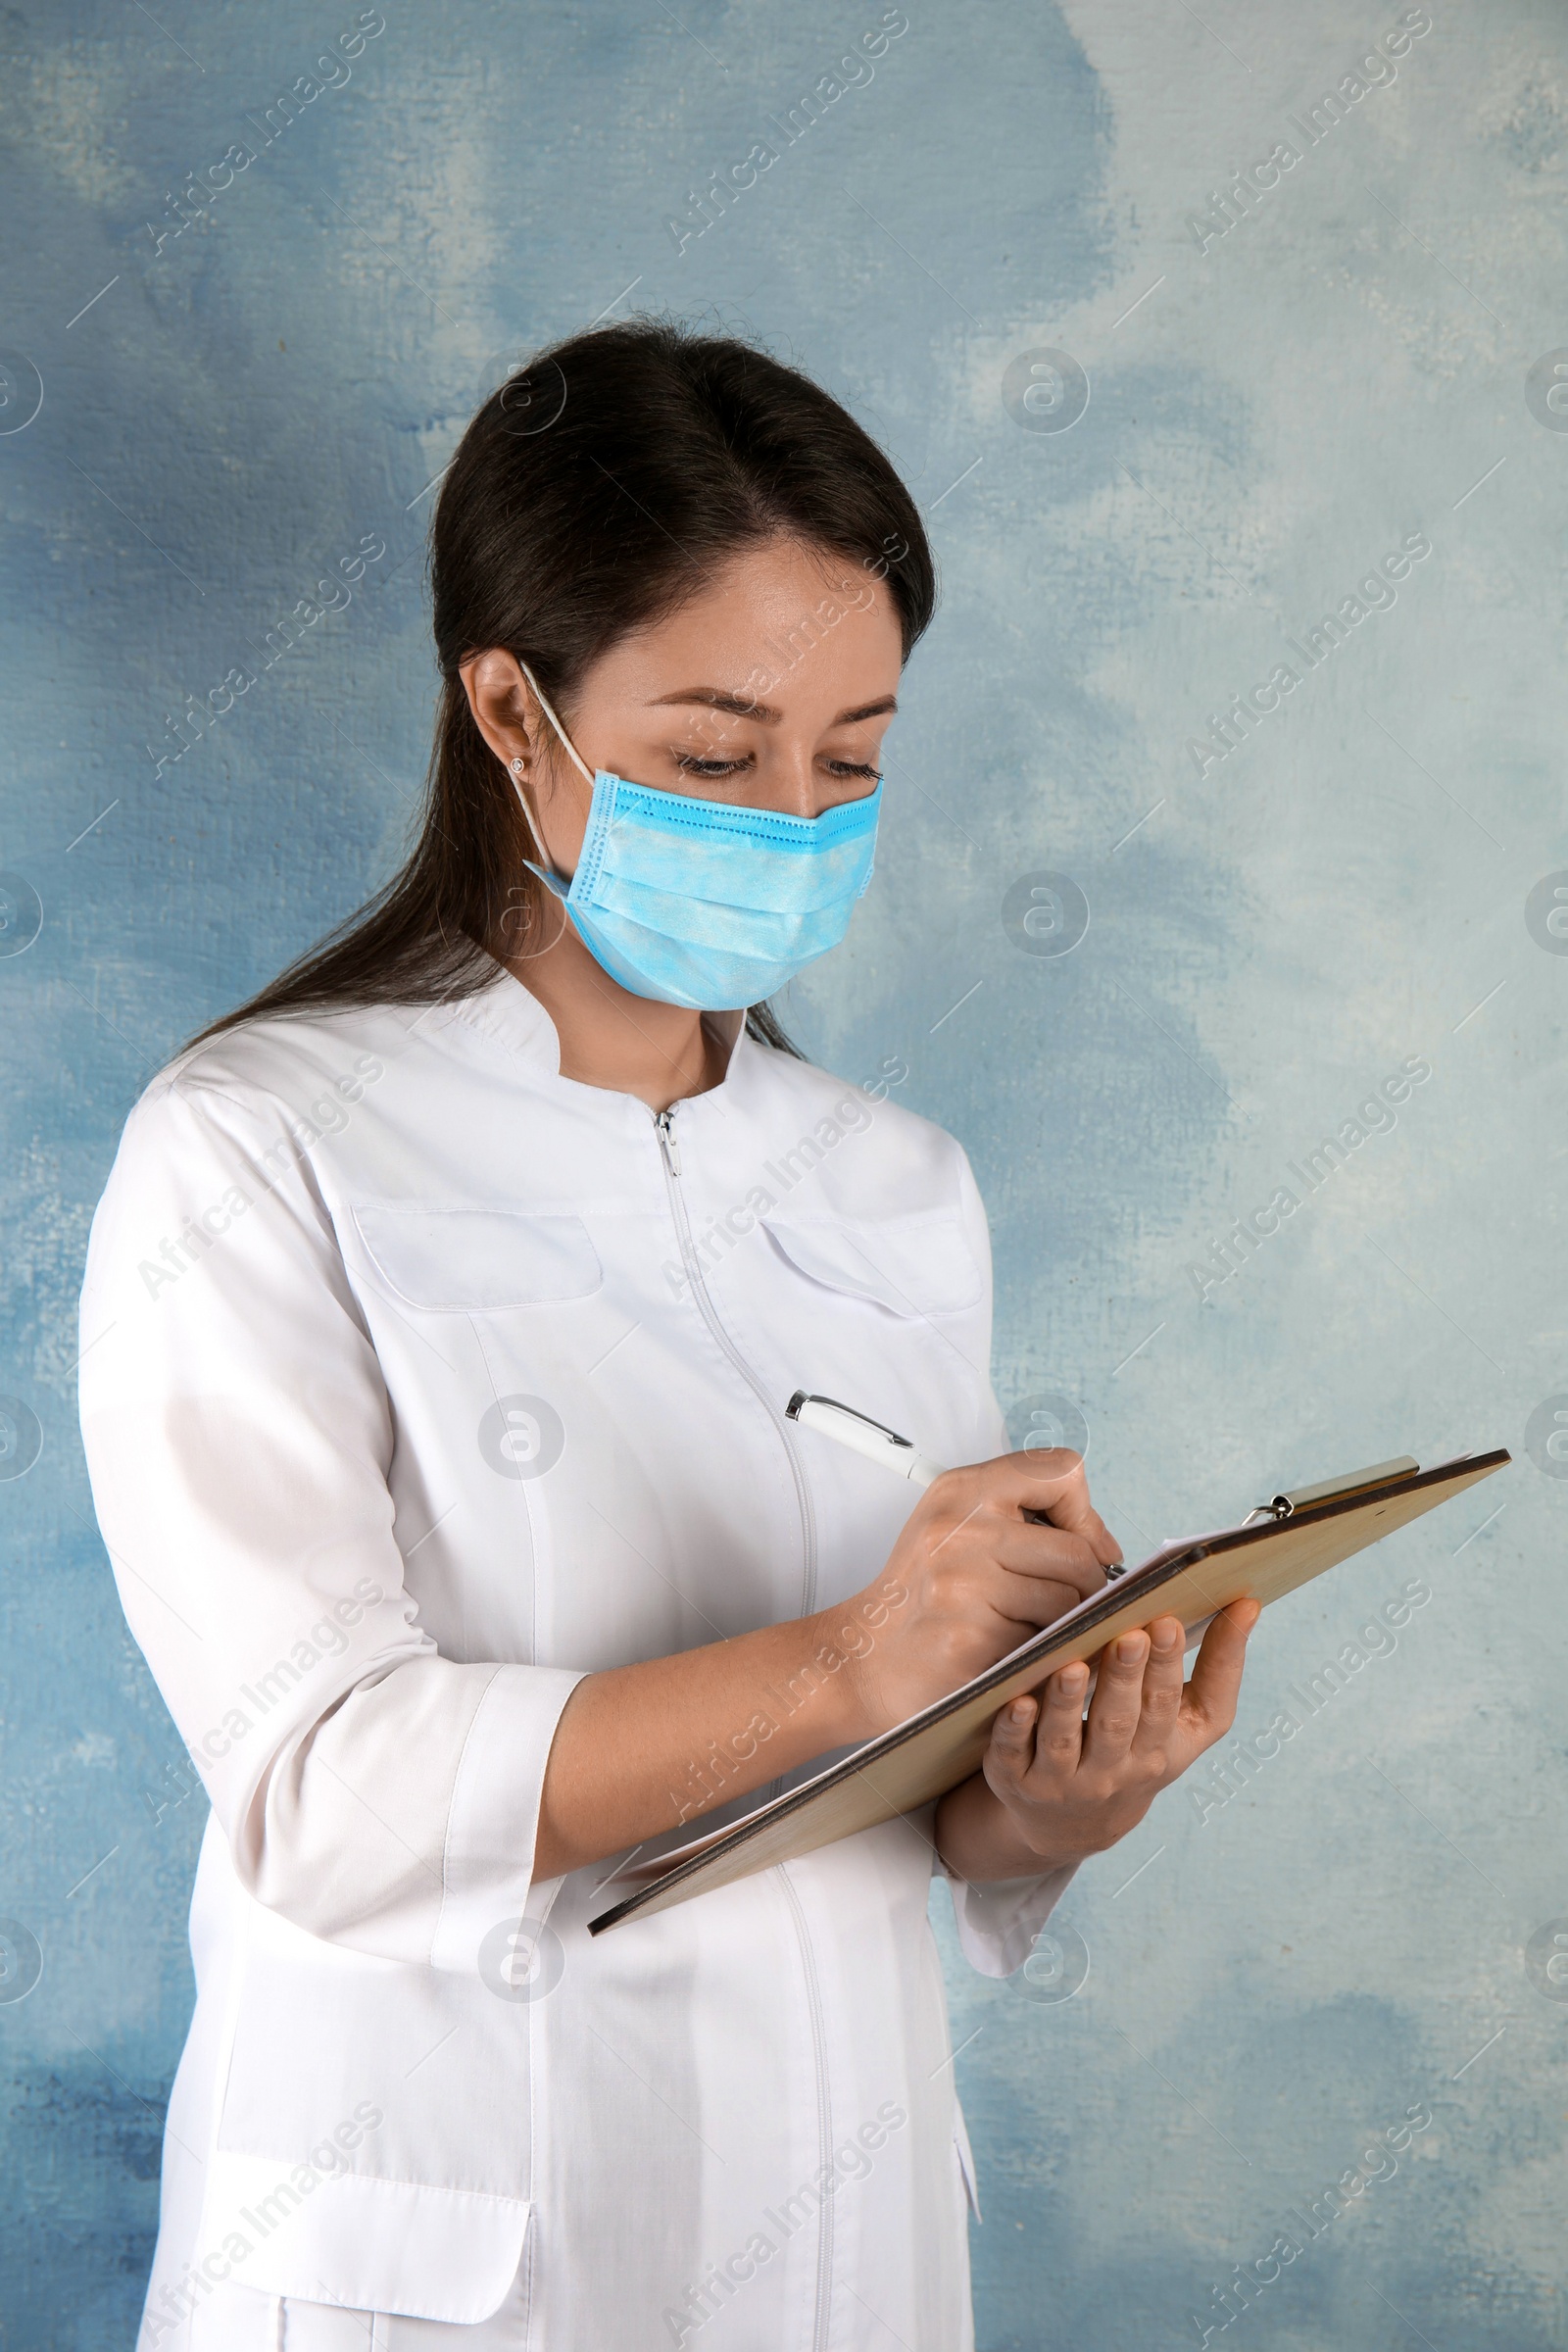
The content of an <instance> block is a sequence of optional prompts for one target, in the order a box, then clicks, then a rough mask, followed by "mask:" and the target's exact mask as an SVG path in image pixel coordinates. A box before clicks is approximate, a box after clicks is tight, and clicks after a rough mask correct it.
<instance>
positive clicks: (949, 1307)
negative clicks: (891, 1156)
mask: <svg viewBox="0 0 1568 2352" xmlns="http://www.w3.org/2000/svg"><path fill="white" fill-rule="evenodd" d="M762 1223H763V1224H764V1225H765V1226H766V1228H767V1234H768V1239H769V1240H770V1241H771V1242H772V1244H773V1246H774V1248H775V1249H776V1250H779V1251H780V1252H781V1253H782V1255H783V1256H785V1257H786V1258H788V1260H789V1262H790V1264H791V1265H792V1266H794V1267H796V1268H797V1269H798V1271H799V1272H801V1273H802V1274H806V1275H808V1276H809V1278H810V1280H811V1281H812V1282H819V1283H821V1284H822V1285H823V1287H824V1288H825V1289H827V1290H832V1291H847V1292H849V1293H850V1294H851V1295H852V1296H853V1297H855V1298H858V1299H871V1300H873V1301H874V1303H875V1304H876V1305H878V1306H880V1307H885V1308H886V1309H887V1311H888V1313H889V1314H892V1315H905V1316H911V1317H912V1316H927V1315H956V1314H960V1313H961V1312H962V1311H963V1309H964V1308H965V1307H970V1306H974V1305H976V1304H978V1302H979V1300H980V1299H981V1297H982V1295H983V1292H984V1288H985V1283H984V1277H983V1275H982V1273H981V1270H980V1267H979V1265H978V1264H977V1262H976V1260H975V1255H974V1252H973V1250H971V1249H970V1247H969V1244H968V1242H967V1241H966V1240H965V1238H964V1234H963V1228H962V1226H961V1225H960V1224H959V1222H958V1220H957V1218H956V1216H955V1215H954V1214H953V1213H952V1211H951V1210H947V1209H936V1210H928V1211H926V1212H924V1213H922V1214H921V1215H918V1216H911V1217H889V1218H886V1219H882V1220H878V1221H877V1222H876V1223H875V1224H872V1223H865V1224H853V1223H849V1222H847V1221H845V1220H844V1219H842V1218H834V1219H832V1220H828V1219H826V1218H823V1219H820V1220H817V1219H811V1218H800V1219H796V1218H793V1217H786V1216H783V1215H779V1214H776V1213H775V1214H772V1215H769V1216H766V1217H764V1218H763V1219H762Z"/></svg>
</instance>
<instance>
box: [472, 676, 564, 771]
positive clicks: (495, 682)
mask: <svg viewBox="0 0 1568 2352" xmlns="http://www.w3.org/2000/svg"><path fill="white" fill-rule="evenodd" d="M458 675H459V677H460V678H461V679H462V680H463V690H464V692H465V694H466V696H467V698H468V709H469V710H470V711H472V712H473V722H474V725H475V726H476V727H477V728H478V730H479V732H480V734H481V735H482V736H483V737H484V739H485V742H486V743H487V744H488V745H489V747H490V749H491V751H492V752H494V754H495V756H496V758H497V759H498V760H500V762H501V764H502V766H503V767H504V768H506V769H508V770H509V772H510V771H511V769H512V763H513V761H514V760H522V761H523V763H524V766H523V773H524V775H525V776H526V777H527V778H528V779H529V780H530V781H532V780H533V779H534V776H535V770H536V768H537V767H538V765H539V756H540V752H541V749H542V746H543V741H544V737H545V735H546V733H547V732H548V729H547V727H546V724H545V716H544V712H543V711H541V710H540V708H539V705H538V703H537V702H536V701H535V699H534V696H533V693H532V690H531V689H530V687H529V685H528V681H527V679H526V678H525V677H524V676H523V674H522V668H521V664H520V663H519V662H518V661H517V657H516V655H515V654H509V653H508V652H507V651H506V650H505V648H504V647H501V646H491V647H490V648H489V650H488V651H487V652H485V653H482V654H474V655H472V656H471V657H470V658H469V660H468V661H466V662H464V663H463V664H462V665H461V667H460V668H459V671H458Z"/></svg>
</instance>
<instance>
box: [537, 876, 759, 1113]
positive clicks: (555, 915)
mask: <svg viewBox="0 0 1568 2352" xmlns="http://www.w3.org/2000/svg"><path fill="white" fill-rule="evenodd" d="M544 919H545V921H546V923H548V924H551V925H552V926H554V925H555V924H556V923H558V922H559V923H560V925H561V929H560V934H559V936H558V937H557V938H556V939H554V940H553V941H552V942H551V944H550V946H549V947H548V948H546V949H545V950H544V951H543V952H542V953H541V954H539V955H537V956H518V957H516V958H515V960H511V959H509V961H508V964H507V969H508V970H509V971H510V972H512V973H513V975H514V976H515V978H516V979H518V980H520V981H521V982H522V985H523V987H524V988H525V989H527V991H528V993H529V995H530V996H532V997H535V998H537V999H538V1001H539V1003H540V1004H541V1005H543V1006H544V1008H545V1010H546V1012H548V1013H549V1015H550V1017H551V1019H552V1021H554V1023H555V1025H556V1034H557V1036H558V1037H559V1038H560V1040H561V1074H562V1076H563V1077H564V1078H571V1079H574V1080H575V1081H576V1082H577V1084H578V1085H579V1086H602V1087H605V1088H607V1089H608V1090H609V1091H610V1092H611V1093H613V1094H618V1095H635V1096H636V1097H637V1098H638V1100H639V1101H640V1102H643V1103H647V1104H648V1106H649V1108H650V1109H651V1110H667V1109H668V1108H669V1106H670V1104H671V1103H679V1102H681V1101H682V1100H683V1099H684V1098H685V1097H686V1096H687V1095H701V1094H706V1093H707V1092H708V1090H709V1088H710V1087H714V1086H717V1085H718V1084H719V1083H720V1082H721V1080H722V1079H723V1076H724V1072H725V1069H726V1068H727V1066H728V1063H729V1055H730V1047H731V1045H732V1044H733V1042H734V1035H735V1032H734V1030H733V1029H732V1027H731V1022H732V1021H733V1020H735V1019H736V1018H737V1016H733V1015H732V1016H730V1018H729V1019H726V1017H725V1016H724V1015H723V1014H722V1013H719V1014H706V1013H701V1012H689V1011H688V1010H687V1009H686V1007H685V1006H684V1005H661V1004H659V1003H658V1002H656V1001H655V1000H654V999H653V998H651V997H634V996H633V995H632V993H631V991H630V990H629V989H625V988H622V987H621V986H620V984H619V982H618V981H615V980H612V978H611V977H610V974H609V973H608V972H607V971H605V970H604V969H603V967H602V966H601V965H600V964H598V963H597V962H596V961H595V960H594V958H593V956H590V955H589V953H588V950H587V949H586V948H585V947H584V946H583V943H582V941H581V940H580V939H579V938H578V936H577V934H576V932H575V931H574V930H573V929H572V927H571V924H570V923H569V922H568V921H567V920H566V918H565V914H564V909H563V908H562V907H560V905H559V903H558V902H547V905H546V908H545V917H544Z"/></svg>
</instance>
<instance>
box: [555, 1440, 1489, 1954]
mask: <svg viewBox="0 0 1568 2352" xmlns="http://www.w3.org/2000/svg"><path fill="white" fill-rule="evenodd" d="M1511 1459H1512V1456H1511V1455H1510V1453H1509V1452H1508V1450H1507V1448H1506V1447H1505V1446H1498V1447H1496V1448H1495V1450H1494V1451H1492V1452H1490V1453H1471V1454H1462V1455H1460V1456H1459V1457H1458V1459H1457V1460H1454V1461H1451V1462H1441V1463H1440V1464H1439V1465H1438V1467H1437V1468H1436V1469H1434V1470H1421V1469H1418V1468H1417V1466H1416V1464H1415V1463H1414V1461H1412V1460H1410V1459H1409V1457H1407V1456H1406V1457H1403V1458H1401V1459H1400V1460H1399V1461H1398V1462H1391V1463H1383V1464H1381V1465H1380V1466H1379V1468H1378V1469H1377V1470H1375V1471H1361V1472H1358V1473H1356V1474H1355V1476H1353V1477H1351V1478H1348V1479H1327V1480H1324V1481H1323V1482H1322V1484H1321V1485H1319V1486H1314V1487H1304V1488H1298V1489H1296V1490H1295V1491H1294V1492H1293V1493H1292V1494H1289V1495H1275V1496H1274V1498H1273V1500H1272V1502H1269V1503H1264V1504H1259V1505H1258V1507H1257V1509H1256V1510H1255V1511H1253V1512H1251V1513H1250V1515H1249V1517H1248V1519H1247V1520H1245V1521H1244V1522H1243V1523H1242V1524H1241V1526H1239V1527H1230V1528H1224V1529H1222V1530H1221V1531H1220V1532H1219V1533H1217V1534H1214V1535H1207V1536H1199V1537H1196V1538H1193V1539H1191V1540H1190V1541H1188V1542H1186V1543H1180V1544H1164V1545H1163V1546H1162V1547H1161V1548H1160V1549H1159V1550H1158V1551H1156V1552H1154V1553H1153V1554H1152V1556H1151V1557H1150V1558H1149V1559H1147V1560H1145V1561H1143V1562H1142V1564H1141V1565H1140V1566H1139V1567H1137V1568H1134V1569H1131V1570H1130V1571H1128V1573H1127V1574H1126V1575H1124V1576H1123V1577H1121V1578H1119V1579H1118V1580H1117V1581H1116V1582H1114V1583H1112V1584H1107V1585H1106V1586H1105V1587H1104V1589H1103V1591H1102V1592H1099V1593H1092V1594H1091V1595H1090V1597H1089V1598H1088V1599H1087V1600H1084V1601H1080V1602H1079V1603H1078V1605H1077V1607H1076V1608H1073V1609H1069V1610H1068V1611H1067V1613H1066V1615H1065V1616H1062V1617H1058V1618H1057V1619H1056V1620H1055V1622H1054V1624H1053V1625H1049V1626H1047V1627H1045V1628H1044V1630H1043V1631H1042V1632H1040V1633H1039V1634H1036V1635H1035V1636H1034V1637H1033V1639H1032V1640H1030V1641H1028V1642H1025V1643H1024V1644H1023V1645H1022V1647H1021V1648H1018V1649H1015V1650H1013V1651H1011V1652H1010V1653H1009V1655H1008V1656H1006V1657H1005V1658H1003V1659H1001V1660H999V1662H998V1663H997V1664H996V1665H995V1666H993V1667H991V1668H989V1669H988V1671H987V1672H986V1673H984V1674H982V1675H977V1676H976V1677H975V1679H974V1680H973V1681H972V1682H969V1683H965V1684H964V1685H963V1687H962V1688H961V1690H957V1691H953V1692H952V1693H951V1694H950V1695H949V1696H948V1697H947V1698H943V1699H938V1700H937V1701H936V1703H935V1704H934V1705H932V1706H929V1707H926V1708H924V1709H923V1710H922V1711H921V1713H919V1714H918V1715H911V1716H910V1717H909V1719H908V1721H907V1722H906V1723H901V1724H898V1725H896V1726H895V1728H894V1729H893V1730H892V1731H891V1732H883V1733H881V1734H880V1735H879V1736H878V1737H877V1738H876V1739H875V1740H867V1741H866V1742H865V1744H864V1745H863V1746H861V1747H858V1748H856V1749H855V1751H854V1753H853V1754H851V1755H848V1756H845V1757H843V1758H841V1760H840V1761H839V1762H838V1763H837V1764H833V1765H831V1766H829V1767H828V1769H827V1770H826V1771H824V1772H820V1773H818V1774H816V1775H815V1776H814V1778H813V1779H811V1780H809V1781H806V1782H804V1783H803V1784H802V1785H801V1787H799V1788H798V1789H790V1790H788V1791H787V1792H786V1793H785V1794H784V1795H783V1796H779V1797H775V1798H774V1799H773V1800H772V1802H771V1803H769V1804H764V1805H760V1806H759V1807H758V1808H757V1809H756V1810H755V1811H754V1812H752V1813H749V1814H748V1815H747V1816H746V1818H745V1819H744V1820H743V1821H739V1822H736V1823H735V1824H733V1825H732V1826H731V1827H730V1828H728V1829H723V1830H716V1831H713V1832H712V1833H711V1834H710V1835H709V1836H708V1837H707V1838H699V1839H698V1840H697V1841H696V1842H695V1844H693V1845H692V1846H688V1847H686V1848H683V1849H682V1851H681V1852H680V1853H679V1854H677V1855H675V1856H674V1857H671V1858H670V1859H669V1861H668V1866H667V1867H666V1868H664V1869H663V1870H662V1871H661V1873H660V1875H659V1876H657V1877H655V1878H653V1879H652V1880H651V1881H650V1882H649V1883H648V1884H646V1885H644V1886H642V1887H638V1888H637V1889H636V1890H635V1891H633V1892H632V1893H630V1894H628V1895H626V1896H625V1897H624V1898H623V1900H621V1901H620V1902H618V1903H616V1904H614V1905H613V1907H612V1908H611V1909H610V1910H608V1911H604V1912H601V1914H600V1916H599V1917H598V1918H597V1919H594V1920H590V1921H589V1923H588V1925H589V1933H590V1934H591V1935H594V1936H600V1935H603V1934H604V1932H605V1931H606V1929H608V1928H616V1927H620V1926H622V1925H623V1924H624V1923H625V1922H626V1921H628V1920H632V1919H641V1918H647V1917H650V1916H651V1915H652V1914H653V1913H654V1912H656V1911H665V1910H668V1909H669V1907H670V1906H671V1905H672V1904H674V1903H684V1902H689V1901H690V1900H691V1898H692V1896H693V1895H696V1894H706V1893H707V1892H708V1891H709V1889H710V1888H711V1887H728V1886H730V1885H732V1884H733V1882H734V1881H735V1880H737V1879H744V1878H748V1877H750V1876H751V1874H752V1873H753V1872H754V1871H759V1870H767V1869H769V1868H770V1867H771V1866H772V1865H773V1864H774V1863H775V1862H788V1861H792V1860H793V1859H794V1858H795V1857H796V1856H797V1855H799V1854H809V1853H811V1852H812V1851H813V1850H814V1849H815V1848H816V1847H817V1846H819V1845H830V1844H832V1843H833V1842H834V1840H835V1839H837V1838H853V1837H854V1836H855V1835H856V1834H857V1832H858V1831H860V1830H869V1829H874V1828H875V1827H876V1826H877V1825H878V1823H880V1822H884V1821H891V1820H892V1819H893V1818H894V1817H895V1815H898V1814H902V1813H911V1812H913V1811H915V1810H916V1809H917V1808H918V1807H919V1806H921V1805H925V1804H929V1803H930V1802H931V1800H932V1798H933V1797H938V1796H944V1795H946V1793H947V1791H948V1790H949V1789H955V1788H956V1787H957V1785H958V1783H959V1782H960V1781H966V1780H967V1779H968V1778H969V1776H970V1774H971V1773H973V1772H975V1771H977V1770H978V1768H979V1764H980V1759H981V1757H982V1756H983V1755H984V1753H985V1750H986V1746H987V1743H988V1741H989V1739H990V1735H991V1723H992V1719H993V1717H994V1716H995V1715H996V1714H997V1712H998V1711H999V1709H1000V1708H1002V1707H1004V1706H1005V1705H1006V1703H1007V1701H1008V1700H1009V1699H1012V1698H1016V1697H1017V1696H1018V1694H1019V1693H1020V1692H1021V1691H1034V1690H1037V1689H1038V1688H1039V1686H1040V1684H1041V1683H1043V1682H1044V1681H1045V1679H1046V1677H1047V1676H1048V1675H1050V1674H1054V1672H1055V1670H1056V1668H1057V1667H1058V1666H1065V1665H1067V1664H1068V1663H1069V1662H1070V1661H1072V1660H1074V1659H1080V1658H1093V1657H1095V1656H1096V1655H1098V1653H1099V1652H1100V1651H1101V1650H1102V1649H1103V1648H1104V1646H1105V1644H1106V1643H1107V1642H1113V1641H1114V1640H1115V1638H1116V1636H1117V1635H1118V1634H1122V1633H1126V1632H1127V1631H1129V1629H1131V1628H1134V1627H1138V1626H1143V1625H1147V1624H1148V1623H1149V1622H1150V1620H1151V1618H1152V1617H1162V1616H1174V1617H1180V1618H1181V1619H1182V1621H1183V1623H1184V1624H1185V1625H1186V1626H1187V1627H1188V1628H1189V1629H1190V1630H1191V1629H1192V1628H1193V1627H1194V1626H1195V1625H1199V1624H1202V1623H1205V1622H1206V1621H1207V1619H1208V1618H1210V1617H1211V1616H1212V1615H1213V1614H1214V1612H1215V1611H1216V1610H1217V1609H1222V1608H1224V1607H1225V1606H1226V1605H1227V1604H1228V1603H1229V1602H1231V1601H1233V1600H1243V1599H1253V1600H1259V1601H1262V1602H1264V1603H1265V1605H1266V1604H1267V1603H1268V1602H1269V1601H1274V1600H1279V1599H1281V1598H1283V1596H1284V1595H1285V1594H1286V1593H1294V1592H1295V1590H1296V1588H1297V1587H1298V1585H1304V1584H1306V1583H1307V1582H1308V1581H1309V1580H1310V1579H1311V1578H1312V1577H1314V1576H1321V1575H1322V1574H1323V1572H1324V1570H1325V1569H1328V1568H1334V1567H1337V1566H1338V1565H1339V1563H1340V1561H1341V1560H1348V1558H1349V1557H1350V1555H1351V1554H1352V1553H1353V1552H1357V1551H1362V1550H1364V1549H1365V1548H1366V1546H1367V1545H1368V1544H1375V1543H1377V1542H1378V1540H1379V1538H1380V1537H1382V1536H1387V1535H1392V1534H1393V1533H1394V1531H1395V1529H1396V1528H1399V1527H1405V1526H1407V1525H1408V1524H1409V1522H1410V1521H1411V1520H1412V1519H1419V1518H1420V1517H1421V1516H1422V1514H1423V1513H1424V1512H1427V1511H1430V1510H1434V1509H1436V1507H1437V1505H1438V1504H1439V1503H1440V1502H1446V1501H1448V1500H1449V1498H1450V1497H1451V1496H1452V1495H1462V1494H1463V1493H1464V1491H1465V1489H1466V1488H1467V1487H1473V1486H1475V1485H1476V1484H1477V1483H1478V1482H1479V1481H1480V1480H1481V1479H1483V1478H1490V1477H1491V1475H1492V1473H1493V1472H1494V1471H1495V1470H1500V1469H1501V1468H1502V1467H1503V1465H1504V1464H1505V1463H1506V1462H1508V1461H1510V1460H1511Z"/></svg>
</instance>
